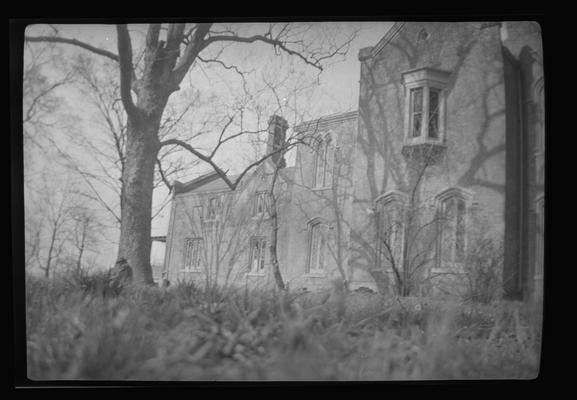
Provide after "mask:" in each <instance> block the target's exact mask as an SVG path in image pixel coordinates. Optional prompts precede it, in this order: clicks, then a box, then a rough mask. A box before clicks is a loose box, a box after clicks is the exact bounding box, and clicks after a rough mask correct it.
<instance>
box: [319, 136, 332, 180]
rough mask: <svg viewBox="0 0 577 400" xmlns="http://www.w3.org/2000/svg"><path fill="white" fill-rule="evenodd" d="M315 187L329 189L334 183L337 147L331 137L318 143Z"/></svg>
mask: <svg viewBox="0 0 577 400" xmlns="http://www.w3.org/2000/svg"><path fill="white" fill-rule="evenodd" d="M315 153H316V155H315V157H316V158H315V165H314V168H315V170H314V187H317V188H320V187H329V186H331V183H332V168H333V159H334V156H335V146H334V143H333V141H332V140H331V137H330V136H328V135H327V136H326V137H325V139H324V140H320V141H318V142H317V145H316V146H315Z"/></svg>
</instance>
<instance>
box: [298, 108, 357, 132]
mask: <svg viewBox="0 0 577 400" xmlns="http://www.w3.org/2000/svg"><path fill="white" fill-rule="evenodd" d="M358 115H359V112H358V110H355V111H349V112H345V113H338V114H330V115H327V116H324V117H320V118H317V119H314V120H310V121H305V122H301V123H300V124H298V125H297V126H295V127H294V130H295V131H301V132H302V131H307V130H310V129H311V128H316V129H326V128H328V127H330V126H331V125H336V124H338V123H340V122H343V121H348V120H350V119H355V118H357V117H358Z"/></svg>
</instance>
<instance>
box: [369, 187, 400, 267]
mask: <svg viewBox="0 0 577 400" xmlns="http://www.w3.org/2000/svg"><path fill="white" fill-rule="evenodd" d="M376 208H377V234H376V236H377V246H376V250H377V260H376V261H377V266H378V267H383V266H384V267H385V268H386V269H391V268H393V267H394V268H397V269H398V268H400V266H401V264H402V258H403V241H404V228H405V196H404V195H402V194H400V193H396V192H394V193H389V194H387V195H385V196H382V197H380V198H378V199H377V201H376Z"/></svg>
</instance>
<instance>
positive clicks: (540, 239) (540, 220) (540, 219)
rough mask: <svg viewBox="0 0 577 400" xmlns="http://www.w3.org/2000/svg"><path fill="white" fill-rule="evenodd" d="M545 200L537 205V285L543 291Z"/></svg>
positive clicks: (541, 199) (538, 201)
mask: <svg viewBox="0 0 577 400" xmlns="http://www.w3.org/2000/svg"><path fill="white" fill-rule="evenodd" d="M544 233H545V200H544V199H543V198H540V199H539V200H537V202H536V204H535V281H536V282H535V283H536V286H537V290H540V289H541V280H542V279H543V265H544V263H545V236H544Z"/></svg>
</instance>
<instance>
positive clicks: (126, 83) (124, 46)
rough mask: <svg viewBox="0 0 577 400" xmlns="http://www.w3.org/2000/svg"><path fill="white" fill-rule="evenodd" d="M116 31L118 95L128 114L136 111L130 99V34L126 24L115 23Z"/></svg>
mask: <svg viewBox="0 0 577 400" xmlns="http://www.w3.org/2000/svg"><path fill="white" fill-rule="evenodd" d="M116 32H117V34H118V54H119V63H120V96H121V99H122V104H123V105H124V109H125V110H126V113H127V114H128V115H129V116H133V115H134V113H136V107H135V106H134V102H133V101H132V94H131V92H130V91H131V87H132V74H133V73H134V69H133V67H132V44H131V42H130V35H129V34H128V28H127V26H126V25H124V24H122V25H117V26H116Z"/></svg>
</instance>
